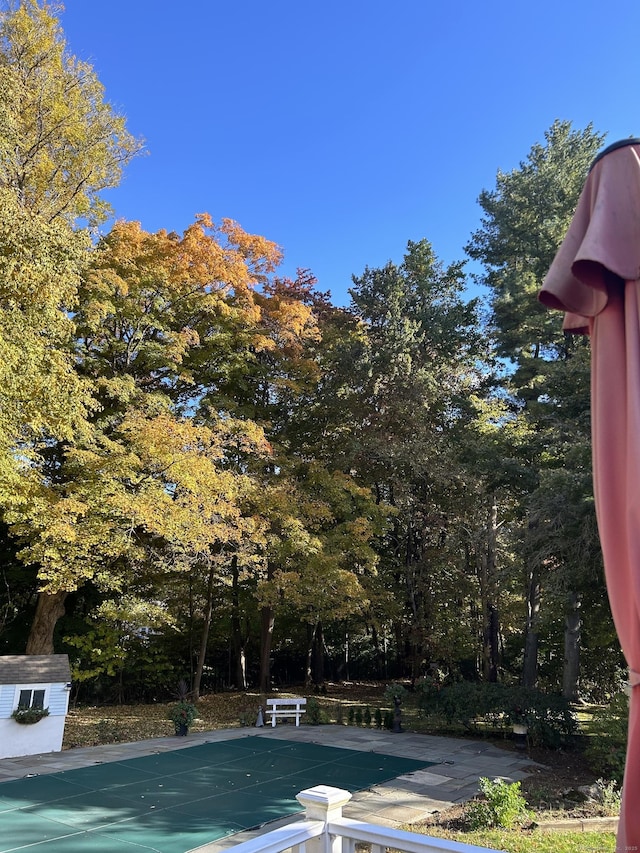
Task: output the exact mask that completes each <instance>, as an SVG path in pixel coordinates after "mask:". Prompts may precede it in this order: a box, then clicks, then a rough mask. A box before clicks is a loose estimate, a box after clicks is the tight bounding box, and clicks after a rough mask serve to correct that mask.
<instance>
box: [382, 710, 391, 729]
mask: <svg viewBox="0 0 640 853" xmlns="http://www.w3.org/2000/svg"><path fill="white" fill-rule="evenodd" d="M382 724H383V726H384V727H385V729H388V730H389V731H392V730H393V711H385V712H384V720H383V721H382Z"/></svg>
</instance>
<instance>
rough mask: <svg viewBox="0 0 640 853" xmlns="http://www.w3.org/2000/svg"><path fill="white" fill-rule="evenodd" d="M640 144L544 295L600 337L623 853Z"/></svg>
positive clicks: (613, 176)
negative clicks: (618, 677)
mask: <svg viewBox="0 0 640 853" xmlns="http://www.w3.org/2000/svg"><path fill="white" fill-rule="evenodd" d="M639 288H640V139H628V140H622V141H620V142H616V143H614V144H613V145H610V146H609V147H608V148H606V149H605V150H604V151H603V152H602V153H601V154H599V155H598V157H597V158H596V160H595V162H594V164H593V166H592V167H591V171H590V172H589V176H588V178H587V180H586V182H585V185H584V188H583V190H582V194H581V196H580V200H579V202H578V206H577V208H576V212H575V214H574V216H573V220H572V222H571V225H570V226H569V230H568V231H567V234H566V236H565V238H564V241H563V243H562V245H561V246H560V248H559V250H558V253H557V255H556V257H555V259H554V261H553V263H552V265H551V268H550V269H549V272H548V274H547V276H546V278H545V280H544V282H543V285H542V289H541V291H540V294H539V299H540V301H541V302H542V303H543V304H544V305H546V306H547V307H549V308H557V309H559V310H561V311H564V312H565V318H564V323H563V328H564V329H565V331H568V332H574V333H577V334H588V335H590V336H591V425H592V448H593V475H594V493H595V503H596V515H597V518H598V530H599V533H600V542H601V545H602V553H603V558H604V567H605V575H606V581H607V590H608V594H609V601H610V603H611V611H612V614H613V620H614V622H615V626H616V631H617V633H618V637H619V639H620V644H621V646H622V650H623V652H624V655H625V658H626V661H627V664H628V666H629V681H630V685H631V688H632V689H631V702H630V712H629V740H628V746H627V760H626V764H625V774H624V783H623V790H622V810H621V814H620V826H619V830H618V838H617V846H616V850H617V851H618V853H623V851H632V850H640V691H639V690H638V688H639V687H640V290H639Z"/></svg>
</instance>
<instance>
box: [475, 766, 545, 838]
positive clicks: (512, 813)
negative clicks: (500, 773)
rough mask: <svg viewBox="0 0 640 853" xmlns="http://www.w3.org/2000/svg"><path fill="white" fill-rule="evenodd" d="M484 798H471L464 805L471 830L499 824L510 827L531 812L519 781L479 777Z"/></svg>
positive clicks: (528, 816)
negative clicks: (465, 805)
mask: <svg viewBox="0 0 640 853" xmlns="http://www.w3.org/2000/svg"><path fill="white" fill-rule="evenodd" d="M480 791H481V793H482V794H483V796H484V798H485V799H484V800H472V801H471V802H470V803H469V804H468V805H467V807H466V811H465V814H466V818H467V820H468V822H469V826H470V827H471V829H473V830H477V829H487V828H490V827H494V826H501V827H503V828H504V829H511V827H512V826H513V825H514V824H515V823H524V821H525V820H530V819H531V817H532V814H531V812H530V811H529V810H528V809H527V803H526V801H525V799H524V797H523V796H522V793H521V791H520V782H511V783H509V782H505V781H504V779H494V780H493V782H492V781H491V780H490V779H487V778H485V777H482V778H481V779H480Z"/></svg>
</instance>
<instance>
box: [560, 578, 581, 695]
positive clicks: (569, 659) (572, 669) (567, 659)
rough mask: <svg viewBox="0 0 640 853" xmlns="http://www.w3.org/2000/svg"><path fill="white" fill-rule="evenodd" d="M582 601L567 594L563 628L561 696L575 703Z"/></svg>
mask: <svg viewBox="0 0 640 853" xmlns="http://www.w3.org/2000/svg"><path fill="white" fill-rule="evenodd" d="M581 606H582V599H581V596H580V595H579V594H578V593H575V592H571V593H569V604H568V609H567V613H566V615H565V622H564V624H565V628H564V669H563V672H562V695H563V696H564V697H565V699H571V700H572V701H574V702H575V701H576V700H577V699H578V687H579V682H580V634H581V631H582V618H581V615H580V608H581Z"/></svg>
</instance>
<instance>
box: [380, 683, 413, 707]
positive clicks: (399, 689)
mask: <svg viewBox="0 0 640 853" xmlns="http://www.w3.org/2000/svg"><path fill="white" fill-rule="evenodd" d="M396 696H397V697H398V699H399V700H400V702H404V701H405V699H407V697H408V696H409V691H408V690H407V688H406V687H405V686H404V685H403V684H387V686H386V688H385V691H384V698H385V699H386V700H387V702H390V703H394V702H395V698H396Z"/></svg>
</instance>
